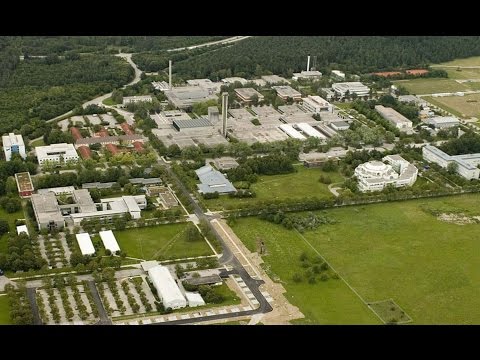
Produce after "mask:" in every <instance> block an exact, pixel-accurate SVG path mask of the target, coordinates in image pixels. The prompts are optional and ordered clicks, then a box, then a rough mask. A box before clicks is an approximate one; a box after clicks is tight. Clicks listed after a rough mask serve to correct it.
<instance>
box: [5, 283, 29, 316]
mask: <svg viewBox="0 0 480 360" xmlns="http://www.w3.org/2000/svg"><path fill="white" fill-rule="evenodd" d="M5 291H6V293H7V296H8V303H9V305H10V318H11V319H12V321H13V323H14V324H15V325H33V314H32V310H31V308H30V302H29V301H28V297H27V289H26V288H25V285H24V284H20V285H19V286H18V290H16V289H15V287H14V286H13V285H12V284H7V285H5Z"/></svg>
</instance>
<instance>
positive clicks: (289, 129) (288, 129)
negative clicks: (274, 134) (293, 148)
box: [279, 124, 307, 140]
mask: <svg viewBox="0 0 480 360" xmlns="http://www.w3.org/2000/svg"><path fill="white" fill-rule="evenodd" d="M279 129H280V130H282V131H283V132H284V133H285V134H287V135H288V136H290V137H291V138H294V139H298V140H306V139H307V137H306V136H304V135H303V134H302V133H301V132H300V131H298V130H296V129H294V128H293V125H291V124H282V125H280V126H279Z"/></svg>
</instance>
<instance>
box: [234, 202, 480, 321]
mask: <svg viewBox="0 0 480 360" xmlns="http://www.w3.org/2000/svg"><path fill="white" fill-rule="evenodd" d="M479 201H480V194H471V195H461V196H452V197H444V198H438V199H421V200H412V201H406V202H395V203H385V204H374V205H368V206H354V207H343V208H338V209H332V210H329V211H327V214H328V215H329V216H330V217H332V218H334V219H335V220H337V221H338V223H336V224H334V225H325V226H322V227H321V228H319V229H317V230H315V231H311V232H306V233H305V234H303V236H304V237H305V239H306V240H307V241H308V242H309V243H310V244H312V246H313V247H314V248H315V249H316V250H317V251H318V252H319V253H320V254H322V256H324V257H325V258H326V259H327V261H329V263H330V264H331V265H332V266H333V268H334V269H335V270H336V271H337V272H338V273H339V274H340V275H341V276H342V277H343V278H344V279H345V280H346V281H347V282H348V283H349V284H350V285H351V286H352V287H353V288H354V289H355V290H356V291H357V292H358V293H359V294H360V296H361V297H362V298H363V299H364V300H365V301H367V302H375V301H382V300H387V299H393V300H394V301H395V302H396V303H397V304H398V305H399V306H400V307H401V308H402V309H403V310H404V311H405V312H406V314H407V315H408V316H410V317H411V318H412V320H413V323H414V324H480V313H479V312H478V308H479V307H480V297H478V293H479V291H480V285H479V284H480V256H478V254H480V242H479V241H478V239H479V238H480V224H467V225H457V224H453V223H447V222H442V221H440V220H438V219H437V218H436V217H435V216H434V215H432V214H431V210H435V211H440V212H446V213H449V212H456V213H458V212H463V213H466V214H468V215H470V216H472V215H480V208H479V207H478V204H479ZM234 230H235V232H236V233H237V234H238V236H239V237H240V238H241V239H242V240H243V241H244V242H245V244H246V245H247V246H248V247H249V248H250V249H251V250H256V249H255V246H256V241H257V240H256V239H257V237H260V238H262V239H263V240H264V241H265V244H266V248H267V255H266V256H265V257H264V260H265V263H266V265H267V268H270V269H271V271H272V272H273V274H274V275H276V276H278V277H279V278H280V279H281V280H282V283H283V284H284V286H285V288H286V289H287V294H286V295H287V297H288V298H289V299H290V301H292V303H293V304H294V305H297V306H299V307H300V310H301V311H302V312H303V313H304V314H305V315H306V316H307V319H306V320H303V321H301V322H307V323H319V324H324V323H326V324H337V323H338V324H343V323H353V324H357V323H379V320H378V318H376V316H374V315H373V313H372V312H371V311H370V310H368V309H367V307H366V306H365V305H364V304H363V303H362V301H361V300H360V299H359V298H358V297H357V296H355V294H354V293H353V291H351V290H350V289H349V288H348V287H347V286H346V285H345V284H344V283H343V282H342V281H341V280H333V279H330V280H328V281H327V282H325V283H317V284H314V285H310V284H307V283H305V281H303V282H301V283H294V282H293V281H292V276H293V274H294V273H296V272H301V271H302V269H301V268H300V266H299V261H298V257H299V255H300V253H301V252H302V251H309V252H310V253H312V251H313V250H312V249H311V248H309V246H308V244H307V243H306V242H305V241H304V240H303V239H302V237H301V236H300V235H299V234H298V233H296V232H294V231H289V230H285V229H284V228H283V227H281V226H279V225H275V224H271V223H268V222H264V221H261V220H258V219H255V218H247V219H240V220H239V221H238V223H237V224H236V225H235V226H234Z"/></svg>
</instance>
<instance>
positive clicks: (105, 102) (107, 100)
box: [102, 97, 116, 106]
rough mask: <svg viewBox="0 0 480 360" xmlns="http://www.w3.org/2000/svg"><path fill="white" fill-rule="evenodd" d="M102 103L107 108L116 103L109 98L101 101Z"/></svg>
mask: <svg viewBox="0 0 480 360" xmlns="http://www.w3.org/2000/svg"><path fill="white" fill-rule="evenodd" d="M102 103H103V104H104V105H108V106H113V105H116V102H114V101H113V99H112V98H111V97H108V98H106V99H105V100H103V101H102Z"/></svg>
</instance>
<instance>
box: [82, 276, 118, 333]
mask: <svg viewBox="0 0 480 360" xmlns="http://www.w3.org/2000/svg"><path fill="white" fill-rule="evenodd" d="M88 287H89V288H90V291H91V292H92V296H93V301H94V302H95V305H96V306H97V309H98V315H99V316H100V321H99V322H97V323H96V324H95V325H112V321H111V320H110V318H109V317H108V314H107V311H106V310H105V308H104V307H103V303H102V300H101V299H100V294H99V293H98V290H97V287H96V286H95V282H94V281H93V280H90V281H89V282H88Z"/></svg>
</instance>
